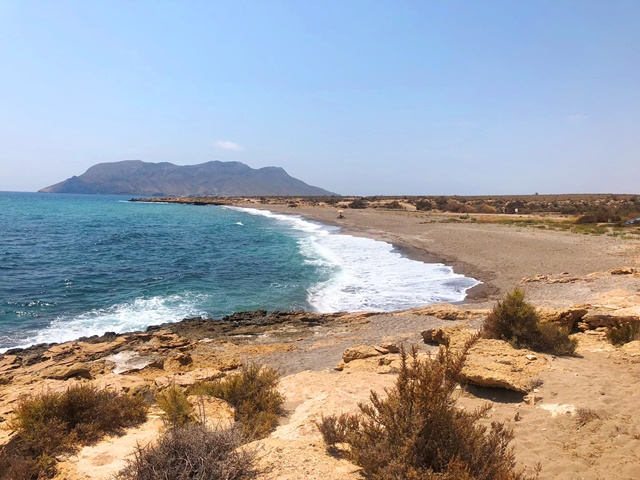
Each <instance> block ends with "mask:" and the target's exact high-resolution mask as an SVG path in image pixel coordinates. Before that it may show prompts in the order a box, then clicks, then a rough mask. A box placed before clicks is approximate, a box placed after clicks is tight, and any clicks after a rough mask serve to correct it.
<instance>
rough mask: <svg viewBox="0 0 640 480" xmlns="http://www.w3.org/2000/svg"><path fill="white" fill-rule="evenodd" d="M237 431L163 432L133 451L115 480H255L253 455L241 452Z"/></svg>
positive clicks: (182, 429) (189, 428)
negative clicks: (148, 444) (151, 442)
mask: <svg viewBox="0 0 640 480" xmlns="http://www.w3.org/2000/svg"><path fill="white" fill-rule="evenodd" d="M241 445H242V434H241V433H240V431H239V430H237V429H229V430H213V429H210V428H208V427H206V426H204V425H201V424H189V425H185V426H182V427H176V428H172V429H169V430H167V431H166V432H164V434H162V436H161V437H160V439H159V440H158V441H157V442H156V443H155V444H152V445H150V446H148V447H146V448H142V447H140V446H138V447H137V449H136V451H135V453H134V456H133V459H131V460H130V461H129V463H128V465H127V466H126V467H125V468H124V470H122V471H121V472H120V473H119V474H118V475H117V476H116V479H118V480H161V479H165V480H209V479H225V480H240V479H243V480H244V479H250V478H255V477H256V475H257V473H258V470H257V469H256V467H255V460H256V452H255V451H254V450H248V449H246V448H242V447H241Z"/></svg>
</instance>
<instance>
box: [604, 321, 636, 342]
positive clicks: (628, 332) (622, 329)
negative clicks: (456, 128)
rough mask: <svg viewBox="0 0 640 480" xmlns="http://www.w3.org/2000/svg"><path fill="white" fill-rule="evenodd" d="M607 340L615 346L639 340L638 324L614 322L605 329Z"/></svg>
mask: <svg viewBox="0 0 640 480" xmlns="http://www.w3.org/2000/svg"><path fill="white" fill-rule="evenodd" d="M607 340H609V342H611V343H612V344H613V345H617V346H620V345H624V344H625V343H629V342H633V341H634V340H640V322H616V323H615V324H614V325H612V326H611V327H609V328H608V329H607Z"/></svg>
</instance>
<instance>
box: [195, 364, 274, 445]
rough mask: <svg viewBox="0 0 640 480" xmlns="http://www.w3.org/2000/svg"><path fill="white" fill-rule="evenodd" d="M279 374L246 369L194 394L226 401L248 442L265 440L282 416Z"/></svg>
mask: <svg viewBox="0 0 640 480" xmlns="http://www.w3.org/2000/svg"><path fill="white" fill-rule="evenodd" d="M279 381H280V374H279V373H278V372H277V371H276V370H274V369H272V368H270V367H266V366H261V365H259V364H255V363H252V364H249V365H243V366H242V369H241V371H240V373H238V374H236V375H231V376H229V377H227V378H224V379H219V380H214V381H212V382H204V383H201V384H198V385H196V386H195V387H194V389H193V390H192V393H196V394H204V395H210V396H212V397H217V398H221V399H223V400H225V401H226V402H227V403H229V404H230V405H231V406H232V407H233V408H234V409H235V420H236V421H237V422H240V423H241V424H242V426H243V429H244V435H245V438H246V439H247V440H255V439H259V438H264V437H266V436H267V435H268V434H269V433H270V432H271V431H272V430H273V429H274V428H275V427H276V425H277V424H278V417H279V416H280V415H282V414H283V409H282V404H283V403H284V397H283V395H282V394H281V393H280V392H279V391H278V388H277V387H278V382H279Z"/></svg>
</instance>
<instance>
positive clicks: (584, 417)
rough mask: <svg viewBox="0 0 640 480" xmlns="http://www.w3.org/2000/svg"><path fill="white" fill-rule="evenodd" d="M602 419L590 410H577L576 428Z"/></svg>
mask: <svg viewBox="0 0 640 480" xmlns="http://www.w3.org/2000/svg"><path fill="white" fill-rule="evenodd" d="M598 418H600V416H599V415H598V414H597V413H596V412H594V411H593V410H591V409H590V408H579V409H578V410H576V428H582V427H584V426H585V425H586V424H587V423H589V422H591V421H593V420H596V419H598Z"/></svg>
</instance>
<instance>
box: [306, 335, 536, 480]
mask: <svg viewBox="0 0 640 480" xmlns="http://www.w3.org/2000/svg"><path fill="white" fill-rule="evenodd" d="M467 348H468V347H467ZM465 355H466V349H465V352H463V353H462V354H454V353H452V352H450V351H449V350H447V349H444V348H443V349H441V350H440V353H439V354H438V356H437V357H436V358H435V359H432V360H426V361H420V360H419V359H418V357H417V350H416V349H415V347H414V349H413V350H412V352H411V354H410V355H407V354H406V352H405V351H404V350H403V351H402V364H401V368H400V372H399V374H398V379H397V380H396V384H395V386H394V387H393V388H391V389H389V390H387V391H386V393H387V398H384V399H383V398H382V397H380V396H379V395H378V394H376V393H375V392H373V391H372V392H371V396H370V403H369V404H360V405H359V407H360V412H359V413H356V414H343V415H340V416H330V417H322V419H321V421H320V422H319V423H318V424H317V425H318V429H319V430H320V433H321V434H322V436H323V440H324V441H325V443H326V444H327V446H328V447H329V448H330V449H332V450H333V451H334V452H340V453H342V454H343V455H345V456H346V457H348V458H349V459H351V460H352V461H353V462H354V463H356V464H357V465H359V466H360V467H361V468H362V470H363V473H364V476H365V477H366V478H370V479H376V480H394V479H397V480H403V479H413V480H426V479H436V478H438V479H443V478H446V479H451V480H453V479H457V480H460V479H479V480H507V479H509V480H511V479H513V480H515V479H526V478H529V477H526V476H525V475H524V473H523V472H522V471H521V470H518V469H517V468H516V465H515V460H514V455H513V451H512V449H511V448H510V447H509V443H510V442H511V440H512V438H513V433H512V432H511V430H509V429H507V428H505V426H504V424H502V423H496V422H493V423H492V424H491V427H490V428H487V427H485V426H482V425H479V424H478V421H479V420H480V419H481V418H485V417H486V415H487V413H488V412H489V411H490V410H491V406H490V405H485V406H484V407H482V408H479V409H477V410H475V411H467V410H462V409H460V408H458V407H457V406H456V399H455V397H454V392H455V388H456V386H457V378H458V376H459V374H460V370H461V369H462V366H463V365H464V358H465Z"/></svg>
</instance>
